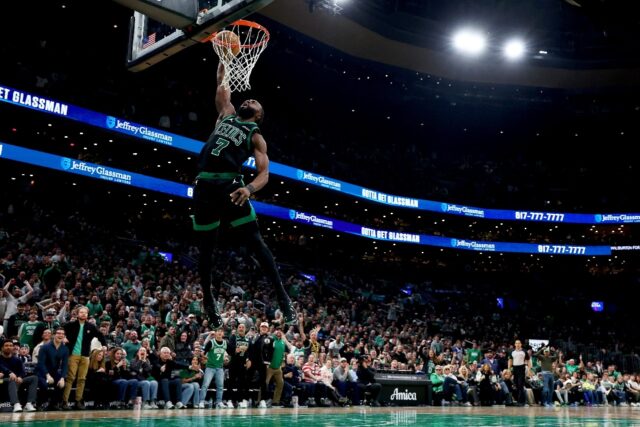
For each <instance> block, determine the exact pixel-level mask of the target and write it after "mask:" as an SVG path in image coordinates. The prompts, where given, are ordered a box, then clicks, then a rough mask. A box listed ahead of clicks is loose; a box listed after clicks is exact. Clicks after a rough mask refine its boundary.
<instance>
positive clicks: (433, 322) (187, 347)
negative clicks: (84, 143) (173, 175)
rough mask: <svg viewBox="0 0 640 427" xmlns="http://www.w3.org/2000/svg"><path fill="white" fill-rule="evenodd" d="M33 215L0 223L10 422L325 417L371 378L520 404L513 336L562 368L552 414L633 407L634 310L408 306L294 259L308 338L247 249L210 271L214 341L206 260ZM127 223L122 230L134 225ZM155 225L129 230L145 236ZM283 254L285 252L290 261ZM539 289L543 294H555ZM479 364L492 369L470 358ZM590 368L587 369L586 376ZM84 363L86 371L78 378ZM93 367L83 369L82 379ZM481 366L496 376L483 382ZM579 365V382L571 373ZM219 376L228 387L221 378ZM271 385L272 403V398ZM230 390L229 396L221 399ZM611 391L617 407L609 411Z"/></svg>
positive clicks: (72, 219) (294, 288)
mask: <svg viewBox="0 0 640 427" xmlns="http://www.w3.org/2000/svg"><path fill="white" fill-rule="evenodd" d="M70 198H72V196H70ZM65 202H66V201H65ZM71 204H72V203H71ZM25 207H26V209H25V211H21V212H20V214H21V215H10V214H7V213H5V212H7V211H6V210H3V215H2V218H3V223H4V224H7V225H8V228H7V230H6V235H3V239H2V241H1V242H0V272H1V273H2V275H3V279H2V280H3V290H2V297H1V299H0V308H1V309H2V310H3V313H2V318H3V319H4V324H3V329H4V330H3V334H2V336H3V340H4V341H5V343H4V344H3V357H5V359H7V360H5V359H0V362H1V363H0V366H2V367H3V368H2V369H3V376H4V377H8V378H10V379H9V381H6V380H5V384H7V393H8V398H9V399H10V400H11V403H12V404H13V405H14V406H13V408H14V410H16V411H19V410H22V409H23V406H22V405H21V404H20V403H24V410H32V409H33V408H36V407H42V408H48V409H57V408H67V409H68V408H69V406H68V405H66V404H63V405H61V404H60V401H62V402H65V403H68V402H71V403H74V397H75V404H74V405H72V406H76V407H80V408H82V407H83V406H84V401H85V400H87V401H91V402H93V403H94V404H95V405H97V407H122V408H126V407H132V406H133V405H135V403H136V397H137V396H138V395H140V397H141V399H142V403H141V406H142V407H143V408H147V409H152V408H154V407H157V406H159V405H160V406H162V405H164V407H165V408H171V407H176V408H183V407H186V406H192V407H195V408H199V407H205V406H206V405H207V404H210V405H211V406H215V407H217V408H219V409H223V408H229V407H230V406H233V407H245V406H249V405H250V404H251V403H252V402H251V400H253V405H255V406H268V405H269V404H271V405H274V406H277V405H280V404H285V405H292V404H293V402H294V401H295V400H292V398H293V397H294V396H295V397H297V398H298V402H299V403H300V404H311V405H316V406H325V405H347V404H359V403H361V402H362V401H363V399H364V398H365V397H368V400H369V403H371V404H374V405H375V404H378V403H379V402H378V401H377V400H376V396H377V393H379V386H375V385H374V384H375V378H374V376H373V371H371V370H370V368H373V369H375V370H391V371H399V372H407V373H408V372H412V373H417V374H419V375H426V376H428V377H429V378H430V379H431V381H432V384H433V385H434V392H435V394H434V396H435V401H434V402H431V403H435V404H442V402H444V404H445V405H446V404H449V403H451V404H466V403H468V404H470V405H473V404H482V403H484V404H503V403H506V404H511V403H515V400H513V396H516V395H515V394H512V392H513V382H512V381H510V377H509V375H510V374H509V373H508V372H505V366H506V365H505V363H506V362H507V355H508V353H509V352H510V351H511V346H512V343H513V340H514V337H528V338H536V337H543V338H547V339H550V340H551V342H552V344H553V345H554V346H555V347H558V348H561V349H562V351H563V352H564V354H566V356H564V355H563V357H562V358H560V359H558V360H557V361H556V364H555V365H554V366H553V372H554V375H555V376H554V381H555V382H554V386H553V391H554V393H553V395H556V393H555V392H556V390H557V391H558V393H559V396H558V397H557V398H556V401H557V402H558V404H582V403H584V404H604V403H605V402H610V403H620V404H625V403H627V402H629V403H634V404H635V403H636V400H635V396H636V394H635V392H636V389H635V387H636V385H635V381H634V378H633V377H632V376H630V375H632V374H633V373H635V372H636V371H637V370H638V369H639V368H640V365H639V364H638V358H637V356H635V353H634V352H635V351H636V349H634V348H633V345H634V342H633V338H632V335H629V334H628V333H627V332H625V331H624V330H622V329H623V328H620V327H619V325H620V324H623V323H624V322H627V321H628V320H629V319H627V318H626V317H625V314H624V313H625V312H620V313H611V314H609V315H608V316H602V317H597V315H589V314H588V311H586V310H580V309H578V308H577V307H576V304H577V300H576V299H575V298H572V297H571V296H570V295H566V294H565V293H564V292H562V291H559V290H557V289H556V291H555V292H556V295H555V297H554V305H555V307H556V309H555V310H554V312H553V314H551V313H549V311H548V305H547V304H541V303H540V302H539V301H537V300H536V299H535V298H532V297H531V296H530V292H527V290H526V289H524V290H522V293H521V294H519V293H516V292H513V291H510V290H509V287H508V286H506V285H505V284H504V283H500V284H498V286H494V290H493V291H489V292H488V291H487V289H489V287H487V286H483V284H481V283H470V284H465V285H463V284H461V283H459V284H458V285H457V286H453V287H449V286H448V282H446V281H445V280H441V279H436V280H435V283H434V282H424V283H420V284H416V285H411V286H410V287H408V289H410V290H411V292H410V293H408V292H404V291H403V290H402V289H401V288H403V287H405V290H406V288H407V286H406V284H405V283H400V282H399V281H398V280H397V279H394V277H393V274H392V273H391V271H392V270H393V269H392V268H390V269H389V270H388V273H387V275H386V276H384V275H380V276H378V277H377V278H376V277H375V275H374V274H370V275H366V274H355V272H354V271H353V270H350V271H349V270H341V269H333V268H332V267H331V264H330V263H328V264H324V265H321V266H317V265H316V266H314V267H313V270H308V269H309V268H310V267H309V263H308V261H307V264H305V263H304V260H297V264H296V265H289V266H287V265H286V264H282V265H281V270H282V271H283V272H286V273H287V274H286V275H285V277H288V278H287V282H286V285H287V287H288V290H289V292H290V294H291V296H292V298H293V299H294V300H295V301H296V303H297V305H298V309H299V312H300V313H301V315H302V316H301V318H300V324H299V325H298V326H296V327H283V326H282V322H281V319H282V317H281V313H280V312H279V310H278V309H277V303H276V302H275V298H274V295H273V294H272V291H271V290H270V289H269V288H268V286H267V282H266V280H265V279H264V278H263V277H262V275H261V273H260V270H259V269H258V268H257V266H256V265H255V264H254V263H253V262H252V261H251V259H250V258H247V257H246V256H245V254H244V253H243V252H242V251H237V250H236V249H224V250H221V251H219V252H217V253H216V256H215V259H216V269H217V275H218V276H219V278H220V287H221V293H220V298H219V300H218V303H219V305H220V308H221V311H222V313H223V317H224V319H225V327H224V328H223V329H221V330H218V331H211V330H210V328H209V327H208V322H207V320H206V319H205V318H203V317H202V306H201V301H202V293H201V289H200V288H199V278H198V277H197V274H196V273H194V271H195V270H194V268H193V264H192V261H193V260H194V259H197V251H196V250H195V249H194V248H193V247H191V246H189V245H188V242H184V241H183V242H181V243H176V242H175V241H172V242H165V243H164V244H163V247H170V248H171V250H172V251H173V253H174V254H176V255H177V254H181V256H180V257H177V256H176V259H175V260H174V262H172V263H167V262H165V260H164V258H163V257H162V256H161V254H160V251H159V249H158V248H154V247H144V246H140V243H139V242H138V243H136V244H134V245H132V244H131V243H130V242H129V241H125V240H123V239H119V238H118V237H122V236H126V235H127V231H126V230H125V229H119V228H118V226H116V225H114V224H110V225H109V227H105V226H102V225H97V224H99V222H98V221H96V220H95V218H87V217H85V216H83V214H81V213H78V212H76V213H71V211H74V209H75V208H76V207H75V206H69V208H68V209H69V210H70V211H69V212H64V209H63V210H61V211H60V212H52V211H48V210H46V209H43V208H41V207H40V206H39V205H38V204H37V203H33V202H29V204H28V206H25ZM122 212H123V214H124V216H125V218H129V219H131V218H135V217H136V215H134V214H133V213H132V212H128V211H127V209H123V210H122ZM23 213H26V214H25V215H22V214H23ZM156 225H157V224H147V225H146V228H147V229H148V230H145V225H144V223H143V222H140V223H139V224H138V223H136V224H135V227H136V228H138V229H139V234H140V235H144V234H145V231H147V232H148V231H149V230H153V229H155V227H156ZM169 244H170V245H171V246H169ZM286 246H289V247H290V248H289V251H286V250H282V249H281V248H283V247H286ZM292 246H293V247H292ZM297 250H298V249H297V247H296V246H295V244H293V243H292V242H284V241H281V242H278V243H277V244H275V245H274V251H275V253H276V256H278V259H279V261H280V262H281V263H283V262H286V261H289V260H288V259H287V258H286V256H287V253H291V252H296V251H297ZM449 271H450V272H451V270H449ZM303 272H307V273H314V275H309V274H306V275H303ZM376 274H377V273H376ZM513 277H514V278H516V277H517V276H513ZM538 285H539V286H540V288H539V292H548V290H547V289H545V287H544V285H543V284H538ZM547 286H549V285H547ZM501 291H504V294H505V295H506V296H507V298H505V301H504V307H503V308H500V307H498V306H497V305H496V297H497V295H500V292H501ZM528 294H529V296H527V295H528ZM509 295H511V296H509ZM510 305H513V307H510ZM585 309H586V307H585ZM85 316H86V321H85V326H84V327H85V328H89V326H88V325H93V328H94V329H95V330H96V331H97V332H96V333H95V334H96V339H95V340H92V341H91V342H85V343H84V344H83V345H84V347H86V348H83V347H82V346H81V347H80V348H74V347H75V345H74V341H73V339H74V338H70V337H72V336H73V331H74V326H72V325H77V324H78V323H79V322H80V320H82V318H83V317H85ZM240 325H242V326H240ZM616 325H618V326H616ZM60 327H62V328H60ZM76 327H77V326H76ZM75 334H76V335H77V330H76V332H75ZM65 337H66V339H67V340H69V342H70V344H69V345H68V350H67V353H68V354H67V356H66V357H67V359H66V360H68V362H67V364H68V365H67V366H69V369H67V368H66V367H65V365H62V363H63V362H62V360H64V357H63V356H64V355H59V357H60V358H59V359H56V357H57V355H58V352H64V351H62V350H58V349H60V348H64V347H65V344H64V342H65V341H64V340H65ZM269 339H272V340H273V341H274V342H276V341H277V342H280V341H281V342H282V348H283V350H282V351H276V348H278V347H276V346H273V347H270V346H269V345H266V344H268V340H269ZM238 340H240V341H238ZM243 340H246V341H243ZM265 340H266V341H267V343H266V344H265ZM43 342H44V343H45V344H42V343H43ZM76 342H77V339H76ZM50 343H53V344H51V345H48V346H47V344H50ZM214 343H215V344H214ZM239 343H240V344H239ZM38 346H39V348H38ZM252 346H254V347H253V349H252ZM34 347H35V348H36V349H37V352H36V351H35V350H34ZM45 347H46V348H45ZM52 347H55V348H56V352H54V351H53V350H52ZM5 349H6V350H5ZM236 349H241V350H236ZM269 349H271V351H269ZM285 349H286V350H285ZM75 350H77V351H78V352H80V354H79V355H74V354H73V352H74V351H75ZM225 353H226V354H225ZM240 354H241V355H242V357H241V358H240V359H237V358H236V357H238V355H240ZM474 354H475V355H476V356H473V357H472V355H474ZM478 354H479V355H481V356H482V357H481V358H480V359H479V360H476V359H475V357H480V356H478ZM44 355H48V357H45V358H43V356H44ZM205 355H206V356H208V357H207V358H206V359H204V358H203V356H205ZM285 355H286V357H285ZM289 355H290V356H289ZM558 355H559V353H558ZM580 355H583V361H582V362H583V363H578V362H576V361H577V360H579V359H580ZM494 356H495V359H494ZM531 356H533V357H531V359H530V360H531V368H532V370H531V372H533V373H532V374H531V378H530V380H529V383H528V384H529V388H531V390H532V391H533V400H528V402H530V403H529V404H531V403H534V402H542V403H547V404H548V403H549V402H548V399H547V400H545V401H542V400H541V399H543V397H542V396H543V393H542V390H543V388H541V387H539V385H540V381H538V372H537V371H536V370H535V369H533V368H535V367H536V366H537V364H539V363H540V362H539V360H538V359H539V357H535V356H534V355H533V354H531ZM34 357H35V358H36V359H37V360H38V362H37V363H36V362H35V361H34ZM74 357H75V358H78V359H79V360H80V361H79V362H77V363H78V366H77V369H76V370H75V372H74V373H73V374H72V370H71V369H70V367H71V366H75V365H73V364H72V363H71V360H72V359H73V358H74ZM83 357H85V358H86V360H87V366H88V368H87V374H86V378H84V379H83V378H81V376H82V375H80V372H81V369H82V368H81V367H82V363H80V362H81V359H82V358H83ZM227 359H228V360H227ZM485 359H486V360H485ZM571 359H574V360H573V361H571ZM41 360H47V361H49V362H41ZM216 361H217V364H216V363H214V362H216ZM265 361H266V362H268V363H267V364H266V365H265V364H264V362H265ZM474 362H476V363H474ZM47 363H49V364H47ZM280 364H283V365H282V367H281V366H280ZM369 364H370V365H369ZM163 365H166V367H165V368H164V369H162V366H163ZM267 365H268V366H267ZM483 365H489V367H490V371H488V372H485V373H482V372H481V371H480V370H481V369H487V368H482V366H483ZM503 365H504V366H503ZM574 365H577V366H578V367H579V368H580V369H579V370H578V371H577V374H576V373H574V371H575V369H574V368H573V366H574ZM613 365H616V366H619V367H620V368H616V367H613V368H612V369H613V372H622V374H619V375H618V374H616V382H620V384H622V385H618V386H616V385H615V384H613V386H612V387H609V386H608V381H609V380H607V378H605V377H604V375H602V376H601V377H602V378H601V379H600V382H598V381H596V380H595V379H593V377H592V374H594V373H597V372H598V370H597V369H598V368H596V367H598V366H599V367H600V368H602V367H603V366H604V369H608V367H609V366H613ZM263 367H264V369H261V368H263ZM54 368H55V369H54ZM225 368H226V369H227V370H228V371H229V372H230V376H229V377H228V379H224V378H225V377H224V374H223V373H221V372H224V369H225ZM20 369H24V371H21V370H20ZM349 371H351V373H349ZM440 371H442V374H441V373H440ZM47 373H48V374H49V376H50V378H49V377H48V376H47ZM566 374H569V375H570V376H573V377H575V378H565V376H566ZM74 375H75V377H77V379H76V378H75V377H74ZM332 375H333V377H332ZM452 375H453V376H455V377H456V379H455V381H454V379H453V376H452ZM625 375H626V376H625ZM14 377H15V378H14ZM458 377H460V378H466V380H465V379H460V378H458ZM583 377H584V378H583ZM12 378H14V379H12ZM18 378H19V379H18ZM27 378H33V379H28V380H26V381H25V380H24V379H27ZM272 378H273V382H274V384H273V390H271V389H270V388H269V387H267V381H268V380H270V379H272ZM447 378H449V380H447ZM618 378H620V379H618ZM74 379H76V383H74V382H73V380H74ZM78 379H80V381H78ZM364 379H366V380H364ZM83 380H84V382H83ZM440 380H442V381H441V382H439V381H440ZM221 381H222V383H221ZM558 381H560V382H558ZM568 382H569V383H571V384H568ZM14 383H15V384H14ZM350 383H351V384H350ZM74 385H75V387H76V394H73V391H72V386H74ZM488 385H489V386H488ZM592 385H593V386H594V388H591V386H592ZM85 386H86V391H83V388H85ZM441 386H442V387H441ZM607 387H609V389H608V388H607ZM22 388H27V389H28V392H29V393H28V394H27V396H26V397H25V398H23V400H22V401H19V399H20V396H21V395H20V394H19V393H16V391H18V390H20V389H22ZM209 388H211V389H215V392H214V391H213V390H209ZM223 388H225V389H226V390H227V391H226V392H225V393H224V394H218V393H217V392H218V390H222V389H223ZM253 388H255V389H256V390H259V394H258V395H256V393H255V392H254V391H252V390H250V389H253ZM38 390H39V391H38ZM105 390H106V391H107V392H106V393H103V391H105ZM483 390H484V392H483ZM488 390H490V391H488ZM544 390H548V389H544ZM611 390H613V391H611ZM98 391H99V392H98ZM589 391H591V392H592V393H588V392H589ZM487 393H489V394H487ZM602 393H604V395H605V396H608V398H607V399H602V396H603V394H602ZM548 395H549V394H548V393H547V391H545V394H544V396H548ZM270 396H271V400H269V397H270ZM454 396H455V397H454ZM487 396H489V397H487ZM545 399H546V398H545ZM229 401H231V402H229ZM263 401H264V402H263ZM16 404H17V406H16Z"/></svg>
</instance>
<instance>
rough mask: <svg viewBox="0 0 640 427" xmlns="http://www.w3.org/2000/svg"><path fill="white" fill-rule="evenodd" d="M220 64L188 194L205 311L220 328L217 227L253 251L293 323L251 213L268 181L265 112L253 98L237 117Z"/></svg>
mask: <svg viewBox="0 0 640 427" xmlns="http://www.w3.org/2000/svg"><path fill="white" fill-rule="evenodd" d="M224 72H225V69H224V65H223V64H219V65H218V73H217V80H218V88H217V90H216V109H217V110H218V120H217V122H216V127H215V129H214V131H213V133H212V134H211V136H210V137H209V140H208V141H207V144H206V145H205V146H204V148H203V149H202V152H201V153H200V159H199V165H198V171H199V173H198V176H197V178H196V184H195V188H194V191H193V200H194V210H195V212H194V215H193V217H192V219H193V228H194V230H195V231H196V232H197V233H198V234H199V235H200V236H199V238H200V241H199V250H200V261H199V272H200V277H201V281H202V290H203V293H204V309H205V311H206V313H207V316H208V317H209V322H210V323H211V326H212V327H213V328H217V327H219V326H221V325H222V319H221V317H220V313H219V311H218V308H217V305H216V303H215V299H214V295H213V294H212V291H213V292H215V294H216V296H217V293H218V284H217V283H215V280H214V283H212V274H213V271H212V262H213V260H212V256H213V249H214V246H215V244H216V239H217V233H218V230H219V229H220V228H221V227H224V228H228V229H231V230H233V231H234V237H237V240H238V242H239V244H241V245H243V246H246V247H247V248H248V249H249V250H250V251H251V252H253V253H254V255H255V257H256V259H257V260H258V262H259V263H260V266H261V267H262V269H263V271H264V272H265V273H266V275H267V277H268V279H269V281H270V282H271V284H272V285H273V287H274V288H275V291H276V296H277V298H278V304H279V305H280V308H281V310H282V311H283V315H284V319H285V322H286V323H287V324H296V323H297V321H298V320H297V316H296V312H295V309H294V308H293V305H292V304H291V299H290V298H289V296H288V295H287V293H286V291H285V290H284V286H283V285H282V280H281V279H280V275H279V274H278V269H277V267H276V264H275V261H274V259H273V255H272V254H271V251H270V250H269V248H267V245H265V243H264V241H263V240H262V236H261V235H260V230H259V228H258V223H257V221H256V213H255V211H254V209H253V206H251V203H250V202H249V197H251V195H252V194H253V193H255V192H256V191H258V190H260V189H261V188H262V187H264V186H265V185H266V184H267V181H268V180H269V157H268V156H267V143H266V141H265V140H264V138H263V137H262V134H261V133H260V128H259V127H258V125H259V124H260V123H262V120H263V118H264V110H263V108H262V105H260V103H259V102H258V101H255V100H253V99H249V100H246V101H244V102H243V103H242V105H241V106H240V108H239V109H238V111H237V113H236V109H235V108H234V107H233V105H231V91H230V90H229V88H228V87H225V86H223V85H222V80H223V77H224ZM252 154H253V156H254V157H255V159H256V169H257V171H258V173H257V175H256V177H255V179H254V180H253V181H252V182H251V183H249V184H247V185H245V184H244V182H243V180H242V175H241V174H240V168H241V167H242V164H243V163H244V162H245V161H246V160H247V159H248V158H249V156H251V155H252Z"/></svg>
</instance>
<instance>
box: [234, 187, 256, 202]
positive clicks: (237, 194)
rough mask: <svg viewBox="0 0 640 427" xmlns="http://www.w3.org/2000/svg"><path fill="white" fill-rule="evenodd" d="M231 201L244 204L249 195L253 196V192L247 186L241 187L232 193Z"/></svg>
mask: <svg viewBox="0 0 640 427" xmlns="http://www.w3.org/2000/svg"><path fill="white" fill-rule="evenodd" d="M230 196H231V203H233V204H235V205H238V206H242V205H244V204H245V202H246V201H247V200H249V197H251V192H250V191H249V189H248V188H247V187H240V188H238V189H237V190H236V191H234V192H233V193H231V194H230Z"/></svg>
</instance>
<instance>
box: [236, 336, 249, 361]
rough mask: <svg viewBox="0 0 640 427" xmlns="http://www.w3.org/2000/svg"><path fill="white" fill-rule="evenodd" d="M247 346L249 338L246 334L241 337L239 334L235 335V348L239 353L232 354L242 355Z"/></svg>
mask: <svg viewBox="0 0 640 427" xmlns="http://www.w3.org/2000/svg"><path fill="white" fill-rule="evenodd" d="M248 348H249V340H248V339H247V337H246V336H244V337H241V336H240V335H236V349H238V350H240V353H237V354H234V355H233V356H240V357H244V355H245V353H246V352H247V349H248Z"/></svg>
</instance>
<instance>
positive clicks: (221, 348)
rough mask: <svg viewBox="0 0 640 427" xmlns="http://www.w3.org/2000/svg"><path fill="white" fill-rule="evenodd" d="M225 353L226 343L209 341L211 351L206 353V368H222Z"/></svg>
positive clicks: (223, 341)
mask: <svg viewBox="0 0 640 427" xmlns="http://www.w3.org/2000/svg"><path fill="white" fill-rule="evenodd" d="M226 352H227V342H226V341H225V340H222V343H220V344H218V342H217V341H216V340H213V341H211V350H209V352H208V353H207V368H222V367H223V366H224V354H225V353H226Z"/></svg>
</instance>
